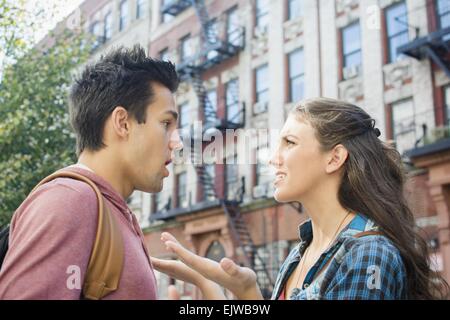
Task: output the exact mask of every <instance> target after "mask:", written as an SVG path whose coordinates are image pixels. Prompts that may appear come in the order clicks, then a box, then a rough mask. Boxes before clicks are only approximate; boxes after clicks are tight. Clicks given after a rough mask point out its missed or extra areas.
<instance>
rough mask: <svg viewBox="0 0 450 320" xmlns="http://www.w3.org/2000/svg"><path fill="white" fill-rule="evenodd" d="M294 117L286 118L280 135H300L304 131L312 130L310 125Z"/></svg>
mask: <svg viewBox="0 0 450 320" xmlns="http://www.w3.org/2000/svg"><path fill="white" fill-rule="evenodd" d="M297 118H298V117H297V116H295V115H291V116H289V117H288V118H287V120H286V122H285V123H284V126H283V129H281V134H282V135H289V134H291V135H297V136H298V135H300V134H304V133H305V131H309V130H312V127H311V125H310V124H309V123H308V122H307V121H301V120H299V119H297Z"/></svg>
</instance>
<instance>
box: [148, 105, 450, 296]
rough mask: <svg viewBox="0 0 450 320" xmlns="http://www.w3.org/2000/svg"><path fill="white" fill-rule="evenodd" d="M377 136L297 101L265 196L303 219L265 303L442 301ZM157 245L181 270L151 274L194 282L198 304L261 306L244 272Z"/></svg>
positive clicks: (353, 111)
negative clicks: (233, 301)
mask: <svg viewBox="0 0 450 320" xmlns="http://www.w3.org/2000/svg"><path fill="white" fill-rule="evenodd" d="M379 135H380V131H379V130H378V129H377V128H375V121H374V120H373V119H372V118H371V117H370V116H369V115H368V114H367V113H366V112H365V111H364V110H362V109H361V108H359V107H357V106H354V105H351V104H348V103H345V102H341V101H337V100H333V99H326V98H317V99H310V100H305V101H303V102H300V104H299V105H298V106H296V107H295V108H294V109H293V110H292V112H291V113H290V115H289V117H288V119H287V121H286V123H285V125H284V127H283V129H282V132H281V137H280V143H279V146H278V148H277V150H276V153H275V154H274V156H273V157H272V159H271V161H270V163H271V165H273V166H274V167H275V169H276V179H275V182H274V187H275V193H274V197H275V199H276V200H277V201H279V202H292V201H297V202H301V203H302V205H303V207H304V208H305V209H306V213H307V214H308V216H309V218H310V219H309V220H308V221H306V222H305V223H303V224H302V225H301V226H300V227H299V236H300V243H299V245H298V246H297V247H295V248H294V249H293V250H292V251H291V252H290V254H289V255H288V257H287V259H286V260H285V262H284V263H283V265H282V266H281V269H280V272H279V275H278V278H277V280H276V284H275V287H274V292H273V295H272V299H434V298H446V297H447V295H448V284H447V283H446V282H445V281H444V280H443V279H442V278H440V277H439V276H438V275H437V274H435V273H434V272H433V271H432V270H431V269H430V260H429V254H428V250H427V245H426V243H425V241H424V240H423V239H422V238H421V236H420V235H419V234H418V231H417V230H416V227H415V223H414V217H413V214H412V213H411V210H410V209H409V208H408V205H407V203H406V200H405V198H404V195H403V186H404V182H405V175H404V171H403V166H402V161H401V158H400V155H399V153H398V152H397V151H396V150H395V149H394V148H392V147H390V146H388V145H387V144H385V143H383V142H382V141H381V140H380V139H379V138H378V137H379ZM162 240H163V241H164V242H165V244H166V247H167V248H168V250H170V251H172V252H175V253H176V254H177V255H178V256H179V257H180V259H181V261H182V262H180V261H178V262H176V261H166V260H160V259H153V263H154V266H155V268H156V269H158V270H159V271H161V272H165V273H167V274H169V275H171V276H174V277H176V278H179V279H181V280H184V281H189V282H192V283H194V284H195V285H197V286H198V287H199V288H200V289H201V291H202V292H203V295H204V298H206V299H214V298H217V299H223V298H224V296H223V294H222V293H221V292H222V291H221V290H220V286H223V287H225V288H227V289H229V290H230V291H231V292H233V293H234V294H235V295H236V297H237V298H238V299H260V298H262V296H261V293H260V291H259V288H258V286H257V284H256V275H255V273H254V272H253V271H252V270H250V269H248V268H245V267H239V266H237V265H236V264H235V263H234V262H233V261H231V260H230V259H228V258H224V259H223V260H222V261H221V262H220V263H216V262H214V261H212V260H209V259H206V258H203V257H199V256H196V255H195V254H193V253H191V252H189V251H188V250H186V249H185V248H183V247H182V246H181V245H180V244H179V243H178V242H177V240H176V239H175V238H174V237H173V236H171V235H170V234H168V233H163V234H162Z"/></svg>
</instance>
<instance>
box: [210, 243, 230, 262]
mask: <svg viewBox="0 0 450 320" xmlns="http://www.w3.org/2000/svg"><path fill="white" fill-rule="evenodd" d="M205 257H206V258H208V259H211V260H214V261H217V262H220V260H222V258H225V257H226V255H225V249H224V248H223V246H222V245H221V244H220V242H219V241H217V240H215V241H213V242H212V243H211V245H210V246H209V247H208V249H207V250H206V254H205Z"/></svg>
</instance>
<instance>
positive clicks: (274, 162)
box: [269, 152, 282, 167]
mask: <svg viewBox="0 0 450 320" xmlns="http://www.w3.org/2000/svg"><path fill="white" fill-rule="evenodd" d="M269 164H270V165H271V166H274V167H279V166H281V164H282V159H281V156H280V154H279V152H275V153H274V154H273V155H272V157H270V160H269Z"/></svg>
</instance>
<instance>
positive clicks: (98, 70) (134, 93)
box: [0, 46, 182, 299]
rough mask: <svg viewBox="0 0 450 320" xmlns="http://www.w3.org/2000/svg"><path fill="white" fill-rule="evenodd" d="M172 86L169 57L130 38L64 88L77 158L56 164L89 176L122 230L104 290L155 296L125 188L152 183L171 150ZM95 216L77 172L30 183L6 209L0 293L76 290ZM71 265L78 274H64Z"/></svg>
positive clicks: (47, 295)
mask: <svg viewBox="0 0 450 320" xmlns="http://www.w3.org/2000/svg"><path fill="white" fill-rule="evenodd" d="M177 87H178V76H177V74H176V71H175V67H174V65H173V64H171V63H170V62H163V61H156V60H152V59H150V58H148V57H146V55H145V51H144V49H142V48H141V47H139V46H135V47H134V48H133V49H125V48H119V49H117V50H114V51H112V52H110V53H109V54H108V55H106V56H105V57H102V58H101V59H100V60H99V61H98V62H97V63H95V64H94V65H91V66H87V67H86V68H85V70H84V72H83V73H82V75H81V77H80V78H79V79H78V80H77V81H76V82H75V83H74V85H73V87H72V89H71V93H70V115H71V122H72V126H73V128H74V131H75V133H76V136H77V154H78V155H79V159H78V163H77V164H76V165H73V166H69V167H67V168H65V170H69V171H72V172H75V173H79V174H81V175H84V176H86V177H88V178H89V179H91V180H92V181H93V182H95V184H96V185H97V187H98V188H99V189H100V191H101V193H102V195H103V197H104V198H105V199H106V205H107V206H108V208H109V210H110V211H111V214H112V215H113V216H114V218H115V220H116V222H117V224H118V226H119V229H120V232H121V234H122V238H123V248H124V257H123V258H124V259H123V268H122V272H121V277H120V282H119V285H118V289H117V290H116V291H114V292H112V293H111V294H109V295H107V296H106V297H105V299H156V298H157V294H156V292H157V290H156V281H155V276H154V272H153V268H152V265H151V262H150V258H149V254H148V252H147V249H146V245H145V242H144V237H143V234H142V231H141V230H140V228H139V225H138V222H137V220H136V218H135V216H134V215H133V213H132V212H131V211H130V209H129V208H128V206H127V204H126V199H127V198H128V197H129V196H130V195H131V193H132V192H133V191H134V190H140V191H144V192H159V191H161V189H162V185H163V179H164V178H165V177H167V176H168V175H169V172H168V171H167V169H166V166H167V165H168V164H169V163H170V161H171V155H172V151H174V150H176V149H179V148H181V147H182V144H181V140H180V137H179V135H178V133H177V130H176V125H177V112H176V106H175V101H174V96H173V94H174V92H175V91H176V90H177ZM97 217H98V200H97V198H96V194H95V192H94V190H93V189H92V188H91V187H90V186H89V185H88V184H86V183H85V182H81V181H78V180H74V179H70V178H57V179H55V180H53V181H51V182H48V183H46V184H44V185H42V186H40V187H39V188H38V189H37V190H36V191H35V192H33V193H32V194H31V195H30V196H29V197H28V198H27V199H26V200H25V201H24V202H23V203H22V204H21V206H20V207H19V208H18V210H17V211H16V212H15V214H14V216H13V219H12V222H11V234H10V249H9V251H8V253H7V255H6V257H5V260H4V262H3V266H2V268H1V271H0V299H80V297H82V286H83V285H82V284H83V279H84V276H85V273H86V269H87V266H88V262H89V258H90V255H91V250H92V246H93V242H94V239H95V236H96V228H97V222H98V221H97V220H98V218H97ZM77 271H79V275H80V279H79V281H75V282H73V281H69V277H73V275H76V274H77ZM72 280H73V279H72ZM77 283H78V285H77ZM80 284H81V286H80Z"/></svg>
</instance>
